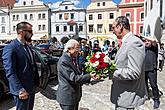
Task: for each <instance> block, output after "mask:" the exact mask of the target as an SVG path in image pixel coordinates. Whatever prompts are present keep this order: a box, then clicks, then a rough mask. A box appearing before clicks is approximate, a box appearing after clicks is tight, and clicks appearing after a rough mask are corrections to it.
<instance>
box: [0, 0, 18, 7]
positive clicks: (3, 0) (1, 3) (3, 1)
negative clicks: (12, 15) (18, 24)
mask: <svg viewBox="0 0 165 110" xmlns="http://www.w3.org/2000/svg"><path fill="white" fill-rule="evenodd" d="M15 2H16V0H0V7H7V6H12V7H13V6H14V3H15Z"/></svg>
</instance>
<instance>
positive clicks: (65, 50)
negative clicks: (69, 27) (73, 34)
mask: <svg viewBox="0 0 165 110" xmlns="http://www.w3.org/2000/svg"><path fill="white" fill-rule="evenodd" d="M76 44H79V42H78V41H77V40H75V39H70V40H68V42H67V43H66V44H65V47H64V50H63V51H64V52H67V51H68V49H70V48H72V47H74V46H75V45H76Z"/></svg>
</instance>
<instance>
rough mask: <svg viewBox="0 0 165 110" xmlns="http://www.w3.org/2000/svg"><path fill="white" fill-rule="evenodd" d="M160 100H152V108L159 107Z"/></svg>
mask: <svg viewBox="0 0 165 110" xmlns="http://www.w3.org/2000/svg"><path fill="white" fill-rule="evenodd" d="M159 105H160V101H159V100H154V109H157V108H159Z"/></svg>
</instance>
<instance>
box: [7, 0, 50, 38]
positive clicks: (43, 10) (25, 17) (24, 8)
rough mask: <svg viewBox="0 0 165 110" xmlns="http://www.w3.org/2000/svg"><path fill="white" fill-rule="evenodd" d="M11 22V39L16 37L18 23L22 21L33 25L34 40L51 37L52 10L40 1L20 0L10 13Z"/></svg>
mask: <svg viewBox="0 0 165 110" xmlns="http://www.w3.org/2000/svg"><path fill="white" fill-rule="evenodd" d="M9 20H10V23H11V25H10V26H9V31H10V32H11V39H13V38H15V37H16V25H17V23H19V22H22V21H26V22H29V23H30V24H32V25H33V34H34V35H33V37H32V39H33V40H40V39H42V38H43V39H49V37H50V21H51V20H50V9H49V7H48V6H46V5H45V4H44V3H43V2H41V1H40V0H19V1H18V2H17V3H15V4H14V7H13V9H12V10H11V11H10V19H9Z"/></svg>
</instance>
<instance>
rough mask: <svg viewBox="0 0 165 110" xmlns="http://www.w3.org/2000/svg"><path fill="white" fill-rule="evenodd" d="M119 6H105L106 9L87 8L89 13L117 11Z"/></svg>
mask: <svg viewBox="0 0 165 110" xmlns="http://www.w3.org/2000/svg"><path fill="white" fill-rule="evenodd" d="M116 10H117V8H105V9H90V10H87V11H86V12H87V13H95V12H107V11H116Z"/></svg>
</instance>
